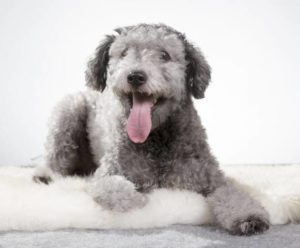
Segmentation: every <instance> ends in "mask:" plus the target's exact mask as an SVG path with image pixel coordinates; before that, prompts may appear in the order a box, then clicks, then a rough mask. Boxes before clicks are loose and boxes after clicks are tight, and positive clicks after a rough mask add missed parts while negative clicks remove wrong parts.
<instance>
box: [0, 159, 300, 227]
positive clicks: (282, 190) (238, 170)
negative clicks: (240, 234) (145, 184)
mask: <svg viewBox="0 0 300 248" xmlns="http://www.w3.org/2000/svg"><path fill="white" fill-rule="evenodd" d="M222 169H223V170H224V171H225V173H226V175H227V176H228V177H230V178H232V179H233V180H234V181H235V182H236V184H237V185H238V187H242V188H244V189H245V190H247V191H248V192H249V193H250V194H251V195H252V196H254V197H255V198H256V199H258V200H259V201H260V202H261V203H262V204H263V206H264V207H265V208H266V209H267V211H268V212H269V214H270V217H271V223H272V224H273V225H275V224H286V223H289V222H297V221H299V220H300V165H275V166H270V165H231V166H229V165H226V166H222ZM33 172H34V168H32V167H12V166H11V167H0V230H2V231H3V230H26V231H33V230H55V229H62V228H89V229H90V228H91V229H108V228H123V229H125V228H150V227H163V226H168V225H172V224H191V225H202V224H209V223H213V221H214V220H213V216H212V214H211V211H210V208H209V206H208V204H207V203H206V201H205V198H203V197H202V196H201V195H198V194H196V193H193V192H189V191H181V190H170V189H158V190H155V191H153V192H152V193H150V194H149V203H148V204H147V205H146V206H145V207H144V208H142V209H136V210H132V211H130V212H127V213H118V212H113V211H107V210H104V209H102V208H101V206H99V205H98V204H96V203H95V202H94V201H93V199H92V198H91V197H90V196H89V195H88V194H87V186H88V184H89V181H90V179H89V178H79V177H66V178H62V177H59V176H56V177H55V178H54V182H53V183H51V184H49V185H44V184H37V183H34V182H33V181H32V174H33Z"/></svg>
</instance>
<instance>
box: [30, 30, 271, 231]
mask: <svg viewBox="0 0 300 248" xmlns="http://www.w3.org/2000/svg"><path fill="white" fill-rule="evenodd" d="M115 32H116V34H115V35H109V36H106V38H105V39H104V40H103V41H102V42H101V43H100V45H99V47H98V48H97V50H96V53H95V56H94V58H93V59H92V60H91V61H90V62H89V63H88V69H87V71H86V80H87V85H88V89H87V90H86V91H85V92H80V93H78V94H76V95H70V96H67V97H66V98H65V99H63V101H62V102H61V103H60V104H59V105H58V106H57V107H56V109H55V111H54V115H53V118H52V122H51V123H50V132H49V136H48V140H47V143H46V150H47V155H46V168H48V170H49V168H50V170H49V171H51V172H52V173H58V174H60V175H63V176H67V175H80V176H86V175H93V178H92V180H91V181H92V182H91V183H90V188H89V193H90V194H91V196H92V197H93V198H94V200H95V201H96V202H98V203H99V204H101V205H102V206H103V207H105V208H107V209H110V210H114V211H121V212H124V211H129V210H131V209H133V208H138V207H143V206H144V205H145V204H146V203H147V193H148V192H150V191H151V190H153V189H155V188H163V187H164V188H176V189H186V190H191V191H195V192H197V193H199V194H202V195H204V196H205V197H206V198H207V201H208V203H209V204H210V205H211V208H212V210H213V213H214V216H215V219H216V222H217V223H218V224H219V225H220V226H221V227H223V228H224V229H226V230H228V231H229V232H230V233H233V234H239V235H251V234H255V233H260V232H263V231H265V230H267V229H268V228H269V216H268V214H267V212H266V211H265V209H264V208H263V207H262V206H261V205H260V204H259V203H258V202H257V201H256V200H254V199H252V198H251V197H250V196H249V195H248V194H247V193H245V192H243V191H242V190H241V189H239V188H237V187H236V186H235V185H234V184H233V182H231V181H230V180H229V179H227V178H226V177H225V176H224V174H223V173H222V171H220V169H219V167H218V162H217V161H216V159H215V157H214V156H213V155H212V154H211V152H210V148H209V146H208V144H207V138H206V133H205V129H204V128H203V126H202V125H201V122H200V119H199V117H198V115H197V112H196V110H195V108H194V105H193V101H192V97H194V98H197V99H199V98H203V97H204V91H205V89H206V87H207V86H208V84H209V81H210V67H209V65H208V64H207V62H206V60H205V59H204V57H203V55H202V54H201V52H200V50H199V49H197V48H196V47H194V46H193V45H192V44H191V43H190V42H189V41H188V40H187V39H186V37H185V36H184V35H183V34H182V33H180V32H178V31H176V30H174V29H173V28H171V27H168V26H166V25H163V24H160V25H152V24H140V25H136V26H128V27H124V28H119V29H116V30H115ZM34 179H35V181H43V182H45V183H48V182H49V180H51V178H50V177H49V175H47V174H46V173H44V174H43V173H41V172H39V173H37V174H36V175H35V177H34Z"/></svg>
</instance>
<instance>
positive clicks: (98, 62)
mask: <svg viewBox="0 0 300 248" xmlns="http://www.w3.org/2000/svg"><path fill="white" fill-rule="evenodd" d="M114 40H115V36H114V35H108V36H106V38H105V39H104V40H103V41H102V42H101V43H100V45H99V46H98V48H97V49H96V53H95V57H94V58H93V59H91V60H90V61H89V62H88V68H87V70H86V72H85V78H86V84H87V86H89V87H91V88H93V89H95V90H100V91H101V92H102V91H103V90H104V89H105V87H106V77H107V65H108V61H109V49H110V46H111V44H112V43H113V42H114Z"/></svg>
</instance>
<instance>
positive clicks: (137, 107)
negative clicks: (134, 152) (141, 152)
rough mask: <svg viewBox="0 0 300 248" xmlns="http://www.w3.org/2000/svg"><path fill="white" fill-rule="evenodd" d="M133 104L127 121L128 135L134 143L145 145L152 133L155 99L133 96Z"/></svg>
mask: <svg viewBox="0 0 300 248" xmlns="http://www.w3.org/2000/svg"><path fill="white" fill-rule="evenodd" d="M132 103H133V105H132V109H131V112H130V115H129V117H128V121H127V133H128V136H129V138H130V139H131V141H132V142H134V143H143V142H145V140H146V139H147V138H148V136H149V134H150V131H151V126H152V121H151V107H152V106H153V99H152V98H150V97H140V96H138V95H137V94H133V99H132Z"/></svg>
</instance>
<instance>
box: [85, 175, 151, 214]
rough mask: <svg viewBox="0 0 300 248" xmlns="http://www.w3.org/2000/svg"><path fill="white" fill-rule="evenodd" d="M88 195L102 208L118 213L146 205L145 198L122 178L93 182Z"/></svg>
mask: <svg viewBox="0 0 300 248" xmlns="http://www.w3.org/2000/svg"><path fill="white" fill-rule="evenodd" d="M89 193H90V195H91V196H92V197H93V199H94V200H95V201H96V202H97V203H99V204H100V205H101V206H102V207H103V208H105V209H108V210H113V211H118V212H127V211H129V210H132V209H134V208H142V207H143V206H145V205H146V203H147V197H146V196H145V195H144V194H141V193H139V192H137V191H136V190H135V186H134V184H133V183H132V182H130V181H128V180H126V179H125V178H124V177H122V176H105V177H102V178H100V179H98V180H97V181H94V182H93V183H92V184H91V186H90V188H89Z"/></svg>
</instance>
